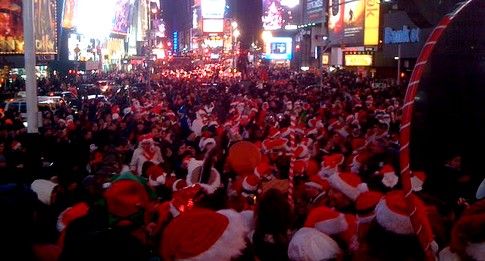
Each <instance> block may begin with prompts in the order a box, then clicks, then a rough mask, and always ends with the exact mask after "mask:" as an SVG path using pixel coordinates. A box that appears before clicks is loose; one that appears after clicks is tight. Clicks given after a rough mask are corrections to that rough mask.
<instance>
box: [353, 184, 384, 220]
mask: <svg viewBox="0 0 485 261" xmlns="http://www.w3.org/2000/svg"><path fill="white" fill-rule="evenodd" d="M382 197H384V194H382V193H380V192H378V191H372V190H369V191H365V192H362V193H360V194H359V196H358V197H357V199H356V200H355V208H356V213H357V219H358V220H359V223H369V222H371V221H372V220H374V217H375V207H376V206H377V204H378V203H379V202H380V201H381V199H382Z"/></svg>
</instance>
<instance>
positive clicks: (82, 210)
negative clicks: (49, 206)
mask: <svg viewBox="0 0 485 261" xmlns="http://www.w3.org/2000/svg"><path fill="white" fill-rule="evenodd" d="M88 211H89V205H88V204H86V203H85V202H80V203H77V204H74V205H73V206H70V207H68V208H66V209H65V210H64V211H62V212H61V214H59V217H58V218H57V231H59V232H62V231H64V229H65V228H66V227H67V225H69V223H71V222H72V221H73V220H75V219H77V218H80V217H82V216H84V215H86V214H87V213H88Z"/></svg>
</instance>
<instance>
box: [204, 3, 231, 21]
mask: <svg viewBox="0 0 485 261" xmlns="http://www.w3.org/2000/svg"><path fill="white" fill-rule="evenodd" d="M201 8H202V18H224V12H225V10H226V1H225V0H202V1H201Z"/></svg>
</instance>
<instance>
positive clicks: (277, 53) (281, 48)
mask: <svg viewBox="0 0 485 261" xmlns="http://www.w3.org/2000/svg"><path fill="white" fill-rule="evenodd" d="M292 48H293V46H292V39H291V37H273V38H272V39H271V41H269V42H268V43H266V54H265V58H266V59H269V60H290V59H291V57H292Z"/></svg>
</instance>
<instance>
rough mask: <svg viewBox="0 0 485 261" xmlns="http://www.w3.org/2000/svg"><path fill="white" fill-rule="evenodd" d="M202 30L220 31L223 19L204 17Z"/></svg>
mask: <svg viewBox="0 0 485 261" xmlns="http://www.w3.org/2000/svg"><path fill="white" fill-rule="evenodd" d="M202 31H203V32H204V33H222V32H223V31H224V19H204V20H203V21H202Z"/></svg>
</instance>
